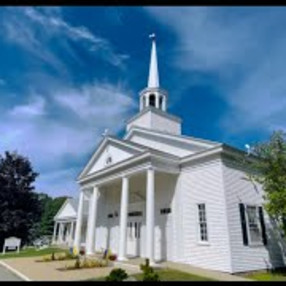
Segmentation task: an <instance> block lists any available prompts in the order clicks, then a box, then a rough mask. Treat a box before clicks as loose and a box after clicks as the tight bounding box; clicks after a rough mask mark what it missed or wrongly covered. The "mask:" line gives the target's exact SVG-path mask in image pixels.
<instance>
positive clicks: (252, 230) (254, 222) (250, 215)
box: [246, 206, 262, 243]
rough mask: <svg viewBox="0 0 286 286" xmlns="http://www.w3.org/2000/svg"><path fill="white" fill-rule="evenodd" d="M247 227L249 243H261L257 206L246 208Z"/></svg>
mask: <svg viewBox="0 0 286 286" xmlns="http://www.w3.org/2000/svg"><path fill="white" fill-rule="evenodd" d="M246 213H247V226H248V233H249V239H250V242H251V243H260V242H262V236H261V228H260V223H259V213H258V207H257V206H246Z"/></svg>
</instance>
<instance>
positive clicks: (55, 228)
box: [52, 221, 58, 244]
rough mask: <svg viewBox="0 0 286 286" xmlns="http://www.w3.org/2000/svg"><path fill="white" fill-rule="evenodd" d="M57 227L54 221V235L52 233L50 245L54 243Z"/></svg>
mask: <svg viewBox="0 0 286 286" xmlns="http://www.w3.org/2000/svg"><path fill="white" fill-rule="evenodd" d="M57 225H58V223H57V222H56V221H55V224H54V233H53V239H52V244H54V243H55V242H56V231H57Z"/></svg>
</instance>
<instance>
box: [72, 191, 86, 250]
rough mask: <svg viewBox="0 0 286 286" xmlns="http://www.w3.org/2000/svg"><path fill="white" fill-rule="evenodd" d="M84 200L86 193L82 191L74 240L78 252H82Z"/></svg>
mask: <svg viewBox="0 0 286 286" xmlns="http://www.w3.org/2000/svg"><path fill="white" fill-rule="evenodd" d="M83 199H84V193H83V191H80V194H79V204H78V210H77V221H76V229H75V238H74V244H73V245H74V247H75V248H76V250H77V251H79V250H80V242H81V225H82V216H83Z"/></svg>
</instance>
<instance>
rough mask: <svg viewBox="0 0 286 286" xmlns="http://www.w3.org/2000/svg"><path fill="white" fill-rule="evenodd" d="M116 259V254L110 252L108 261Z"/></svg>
mask: <svg viewBox="0 0 286 286" xmlns="http://www.w3.org/2000/svg"><path fill="white" fill-rule="evenodd" d="M116 259H117V255H116V254H110V255H109V260H110V261H115V260H116Z"/></svg>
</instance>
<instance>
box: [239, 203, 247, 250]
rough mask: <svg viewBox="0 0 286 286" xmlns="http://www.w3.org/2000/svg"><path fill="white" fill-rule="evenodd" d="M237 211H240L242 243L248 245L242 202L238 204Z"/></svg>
mask: <svg viewBox="0 0 286 286" xmlns="http://www.w3.org/2000/svg"><path fill="white" fill-rule="evenodd" d="M239 212H240V221H241V229H242V239H243V244H244V245H248V237H247V229H246V219H245V207H244V204H239Z"/></svg>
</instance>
